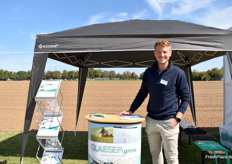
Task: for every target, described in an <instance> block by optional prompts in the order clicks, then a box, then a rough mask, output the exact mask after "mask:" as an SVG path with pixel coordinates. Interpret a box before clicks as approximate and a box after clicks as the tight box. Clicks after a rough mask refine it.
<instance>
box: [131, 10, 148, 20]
mask: <svg viewBox="0 0 232 164" xmlns="http://www.w3.org/2000/svg"><path fill="white" fill-rule="evenodd" d="M146 13H147V10H146V9H145V10H143V11H141V12H138V13H135V14H134V15H133V16H132V19H141V18H143V17H144V16H145V14H146Z"/></svg>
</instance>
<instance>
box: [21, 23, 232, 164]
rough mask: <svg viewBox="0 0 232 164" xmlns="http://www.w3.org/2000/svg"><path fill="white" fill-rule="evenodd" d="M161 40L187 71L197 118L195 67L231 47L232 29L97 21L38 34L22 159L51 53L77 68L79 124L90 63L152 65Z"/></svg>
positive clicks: (192, 25)
mask: <svg viewBox="0 0 232 164" xmlns="http://www.w3.org/2000/svg"><path fill="white" fill-rule="evenodd" d="M159 39H168V40H169V41H170V42H171V43H172V49H173V55H172V58H171V60H172V61H173V63H174V64H175V65H177V66H179V67H181V68H182V69H183V70H184V71H185V72H186V75H187V78H188V81H189V85H190V91H191V95H192V96H191V104H190V109H191V112H192V116H193V120H194V123H195V124H196V114H195V105H194V93H193V85H192V79H191V66H193V65H196V64H198V63H200V62H204V61H206V60H210V59H212V58H216V57H219V56H223V55H225V54H226V53H227V52H231V51H232V32H231V31H229V30H222V29H217V28H212V27H206V26H201V25H197V24H191V23H186V22H181V21H175V20H129V21H124V22H115V23H104V24H95V25H90V26H85V27H80V28H75V29H70V30H66V31H61V32H56V33H51V34H44V35H38V36H37V39H36V44H35V51H34V58H33V64H32V73H31V80H30V86H29V92H28V100H27V106H26V114H25V122H24V132H23V137H22V146H21V159H20V161H21V162H22V157H23V156H24V151H25V146H26V142H27V138H28V133H29V130H30V125H31V121H32V116H33V113H34V109H35V105H36V103H35V100H34V97H35V95H36V92H37V90H38V88H39V85H40V83H41V80H42V77H43V73H44V69H45V66H46V61H47V58H51V59H54V60H58V61H60V62H63V63H66V64H70V65H73V66H75V67H79V81H78V98H77V107H76V124H75V131H76V125H77V122H78V116H79V112H80V108H81V101H82V97H83V93H84V88H85V83H86V77H87V73H88V68H108V67H115V68H119V67H120V68H122V67H149V66H151V65H152V63H154V61H155V60H154V56H153V49H154V48H153V45H154V43H155V42H156V41H157V40H159Z"/></svg>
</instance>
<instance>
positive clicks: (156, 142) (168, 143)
mask: <svg viewBox="0 0 232 164" xmlns="http://www.w3.org/2000/svg"><path fill="white" fill-rule="evenodd" d="M146 133H147V137H148V142H149V146H150V152H151V155H152V163H153V164H163V163H164V158H163V153H162V147H163V148H164V152H165V157H166V160H167V163H168V164H178V163H179V162H178V134H179V124H178V125H177V126H176V127H173V126H172V124H171V121H170V120H154V119H151V118H150V117H146Z"/></svg>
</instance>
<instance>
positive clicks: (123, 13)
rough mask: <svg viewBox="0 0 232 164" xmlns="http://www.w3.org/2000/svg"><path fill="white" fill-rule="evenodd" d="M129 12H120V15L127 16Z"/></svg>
mask: <svg viewBox="0 0 232 164" xmlns="http://www.w3.org/2000/svg"><path fill="white" fill-rule="evenodd" d="M127 15H128V14H127V13H126V12H120V13H118V16H119V17H127Z"/></svg>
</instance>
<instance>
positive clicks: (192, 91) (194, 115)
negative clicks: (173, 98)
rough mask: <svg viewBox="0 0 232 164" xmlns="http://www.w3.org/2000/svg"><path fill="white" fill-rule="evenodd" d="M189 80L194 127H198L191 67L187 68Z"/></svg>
mask: <svg viewBox="0 0 232 164" xmlns="http://www.w3.org/2000/svg"><path fill="white" fill-rule="evenodd" d="M187 80H188V83H189V91H190V109H191V113H192V117H193V121H194V125H195V126H197V120H196V109H195V99H194V90H193V81H192V70H191V66H188V67H187Z"/></svg>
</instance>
